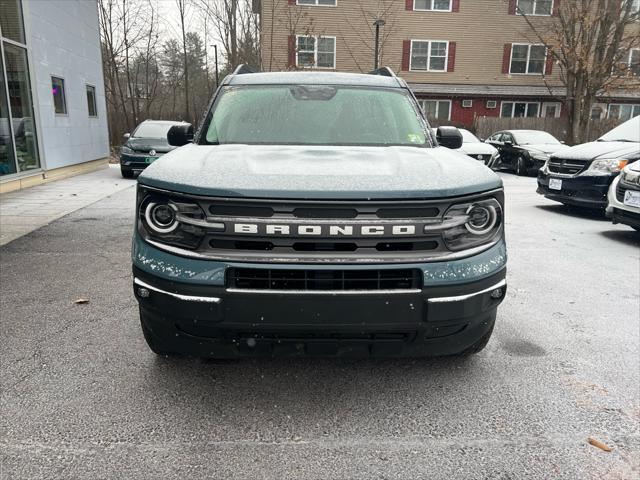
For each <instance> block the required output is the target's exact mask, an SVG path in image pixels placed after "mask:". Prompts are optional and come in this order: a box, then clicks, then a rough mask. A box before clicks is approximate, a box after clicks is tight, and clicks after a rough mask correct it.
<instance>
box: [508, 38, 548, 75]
mask: <svg viewBox="0 0 640 480" xmlns="http://www.w3.org/2000/svg"><path fill="white" fill-rule="evenodd" d="M546 57H547V49H546V47H545V46H544V45H528V44H519V43H514V44H513V46H512V48H511V68H510V69H509V73H516V74H524V75H542V74H543V73H544V64H545V61H546Z"/></svg>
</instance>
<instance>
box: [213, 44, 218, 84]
mask: <svg viewBox="0 0 640 480" xmlns="http://www.w3.org/2000/svg"><path fill="white" fill-rule="evenodd" d="M213 52H214V54H215V56H216V90H217V89H218V45H214V46H213Z"/></svg>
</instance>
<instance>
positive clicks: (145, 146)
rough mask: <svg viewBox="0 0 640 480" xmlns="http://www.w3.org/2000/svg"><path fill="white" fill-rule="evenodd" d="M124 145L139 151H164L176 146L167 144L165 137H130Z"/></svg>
mask: <svg viewBox="0 0 640 480" xmlns="http://www.w3.org/2000/svg"><path fill="white" fill-rule="evenodd" d="M125 145H126V146H127V147H129V148H131V149H133V150H136V151H140V152H148V151H149V150H151V149H153V150H155V151H156V152H158V153H166V152H170V151H171V150H174V149H175V148H176V147H174V146H172V145H169V142H168V141H167V139H166V138H144V137H132V138H130V139H129V140H127V142H126V143H125Z"/></svg>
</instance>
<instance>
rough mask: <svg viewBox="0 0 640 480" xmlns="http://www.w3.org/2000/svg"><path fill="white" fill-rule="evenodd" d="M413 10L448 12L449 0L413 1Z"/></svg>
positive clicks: (449, 8)
mask: <svg viewBox="0 0 640 480" xmlns="http://www.w3.org/2000/svg"><path fill="white" fill-rule="evenodd" d="M413 9H414V10H435V11H437V12H450V11H451V0H413Z"/></svg>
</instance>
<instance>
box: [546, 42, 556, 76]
mask: <svg viewBox="0 0 640 480" xmlns="http://www.w3.org/2000/svg"><path fill="white" fill-rule="evenodd" d="M553 60H554V58H553V53H551V51H550V50H549V49H548V48H547V65H546V66H545V67H544V74H545V75H551V74H552V73H553Z"/></svg>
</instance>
